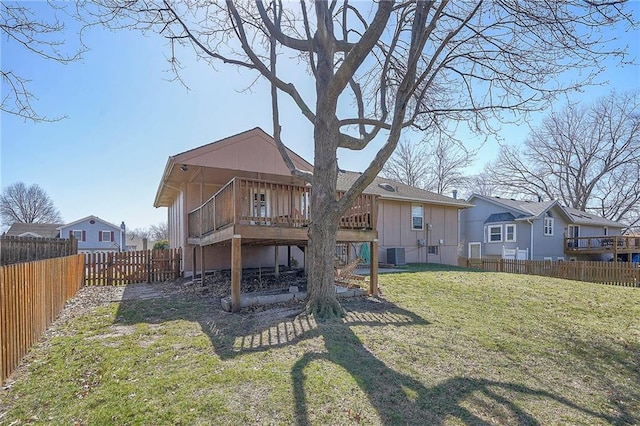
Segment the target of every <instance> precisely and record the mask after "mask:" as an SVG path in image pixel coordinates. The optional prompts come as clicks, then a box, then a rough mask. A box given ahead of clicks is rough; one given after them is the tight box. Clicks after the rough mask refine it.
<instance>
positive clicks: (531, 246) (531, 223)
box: [527, 219, 533, 260]
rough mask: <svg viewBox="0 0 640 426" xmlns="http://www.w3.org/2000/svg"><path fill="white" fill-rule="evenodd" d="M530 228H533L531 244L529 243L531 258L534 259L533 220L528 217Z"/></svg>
mask: <svg viewBox="0 0 640 426" xmlns="http://www.w3.org/2000/svg"><path fill="white" fill-rule="evenodd" d="M527 223H528V224H529V229H530V230H531V237H530V238H531V244H530V245H529V260H533V222H532V221H531V219H527Z"/></svg>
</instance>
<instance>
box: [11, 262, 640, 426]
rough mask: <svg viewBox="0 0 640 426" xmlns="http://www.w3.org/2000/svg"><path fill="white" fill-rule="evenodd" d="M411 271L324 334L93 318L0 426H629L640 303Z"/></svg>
mask: <svg viewBox="0 0 640 426" xmlns="http://www.w3.org/2000/svg"><path fill="white" fill-rule="evenodd" d="M421 267H422V266H419V265H412V266H410V267H409V268H412V269H408V270H407V272H404V273H395V274H384V275H381V276H380V285H381V287H382V290H383V294H384V299H379V300H374V299H361V300H351V301H345V302H344V306H345V308H346V309H347V311H348V315H347V317H346V318H345V319H344V320H341V321H333V322H324V323H316V322H315V321H314V320H313V318H309V317H306V316H300V315H296V311H295V307H294V308H292V307H278V308H270V309H266V310H264V311H260V310H256V311H246V312H242V313H240V314H230V313H226V312H222V311H221V310H220V309H219V307H217V305H216V304H215V303H213V301H212V300H211V299H207V298H203V297H201V296H199V295H197V294H195V293H193V294H182V295H177V296H174V297H171V298H161V299H150V300H138V301H123V302H120V303H110V304H107V305H104V306H101V307H99V308H96V309H94V310H93V311H91V312H90V313H88V314H86V315H83V316H81V317H77V318H74V319H73V320H71V321H69V322H67V323H65V324H64V325H59V326H57V327H56V328H55V329H54V331H55V333H52V337H50V338H48V339H45V340H43V341H42V342H40V343H39V344H38V345H36V346H35V347H34V349H33V350H32V352H31V354H30V355H29V363H28V364H27V365H26V368H24V369H23V371H22V372H21V373H19V374H18V376H17V377H16V380H15V381H13V382H12V383H11V384H10V386H9V387H8V388H7V389H4V390H2V391H0V424H27V423H29V424H82V425H85V424H86V425H90V424H97V425H102V424H118V425H125V424H155V425H163V424H167V425H173V424H184V425H193V424H195V425H197V424H203V425H205V424H221V425H225V424H229V425H237V424H284V425H288V424H302V425H306V424H321V425H323V424H332V425H340V424H359V423H360V424H385V425H387V424H424V425H460V424H497V425H503V424H514V425H525V424H526V425H528V424H531V425H537V424H545V425H546V424H588V425H593V424H617V425H624V424H630V425H631V424H638V423H640V367H638V366H639V365H640V324H639V321H638V318H640V290H639V289H633V288H619V287H609V286H603V285H597V284H587V283H580V282H574V281H564V280H555V279H549V278H543V277H533V276H525V275H510V274H496V273H484V272H471V271H465V270H462V269H458V268H450V269H449V270H447V269H448V268H444V267H441V266H440V267H439V268H438V269H437V270H434V269H431V270H427V271H419V269H420V268H421ZM424 268H431V267H428V266H427V267H424Z"/></svg>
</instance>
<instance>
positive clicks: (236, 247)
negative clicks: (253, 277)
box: [231, 234, 242, 312]
mask: <svg viewBox="0 0 640 426" xmlns="http://www.w3.org/2000/svg"><path fill="white" fill-rule="evenodd" d="M241 281H242V237H241V236H240V235H238V234H234V235H233V237H232V239H231V311H232V312H238V311H240V282H241Z"/></svg>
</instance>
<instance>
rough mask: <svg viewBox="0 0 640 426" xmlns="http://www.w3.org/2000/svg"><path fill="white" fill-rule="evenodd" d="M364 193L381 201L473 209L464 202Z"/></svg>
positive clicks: (471, 205)
mask: <svg viewBox="0 0 640 426" xmlns="http://www.w3.org/2000/svg"><path fill="white" fill-rule="evenodd" d="M364 193H365V194H371V195H378V197H379V198H380V199H381V200H392V201H393V200H397V201H413V202H417V203H425V204H440V205H445V206H452V207H459V208H461V209H468V208H471V207H474V205H473V204H469V203H466V202H449V201H439V200H427V199H425V198H415V197H403V196H401V195H399V196H395V197H393V196H388V195H380V194H374V193H368V192H366V191H365V192H364Z"/></svg>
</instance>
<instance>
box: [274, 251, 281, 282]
mask: <svg viewBox="0 0 640 426" xmlns="http://www.w3.org/2000/svg"><path fill="white" fill-rule="evenodd" d="M275 247H276V252H275V262H276V268H275V270H274V272H273V274H274V275H275V277H276V278H278V277H279V276H280V247H278V246H275Z"/></svg>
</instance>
